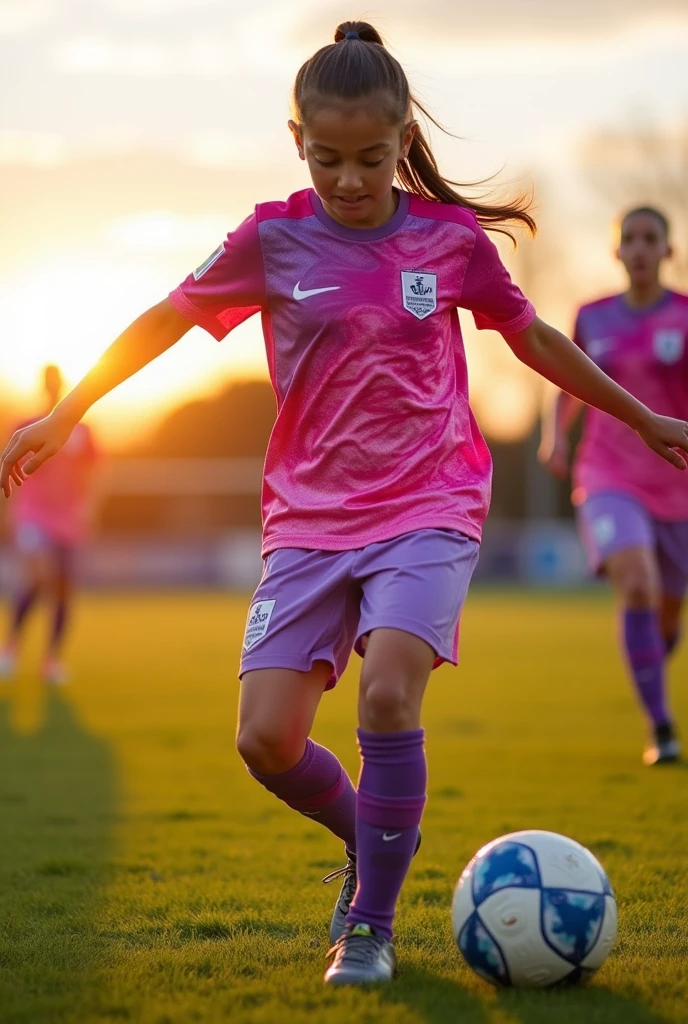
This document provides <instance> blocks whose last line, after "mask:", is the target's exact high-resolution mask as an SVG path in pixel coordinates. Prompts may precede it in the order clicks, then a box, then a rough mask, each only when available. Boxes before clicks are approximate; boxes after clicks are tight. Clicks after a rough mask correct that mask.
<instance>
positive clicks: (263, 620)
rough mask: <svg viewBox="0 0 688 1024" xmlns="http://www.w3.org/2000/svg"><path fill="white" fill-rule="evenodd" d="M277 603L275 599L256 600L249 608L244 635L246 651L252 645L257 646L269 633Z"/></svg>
mask: <svg viewBox="0 0 688 1024" xmlns="http://www.w3.org/2000/svg"><path fill="white" fill-rule="evenodd" d="M275 604H276V602H275V601H256V603H255V604H252V605H251V607H250V608H249V610H248V620H247V622H246V635H245V636H244V650H245V651H250V650H251V648H252V647H255V645H256V644H257V643H258V641H259V640H262V639H263V637H264V636H265V634H266V633H267V631H268V626H269V625H270V619H271V618H272V612H273V609H274V607H275Z"/></svg>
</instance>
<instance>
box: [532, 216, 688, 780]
mask: <svg viewBox="0 0 688 1024" xmlns="http://www.w3.org/2000/svg"><path fill="white" fill-rule="evenodd" d="M669 234H670V232H669V223H668V221H667V218H666V217H665V216H664V214H663V213H661V212H660V211H659V210H657V209H654V208H653V207H637V208H635V209H632V210H630V211H629V212H628V213H626V214H625V215H624V216H623V217H622V218H621V221H620V224H619V238H618V249H617V253H616V255H617V258H618V259H619V260H620V261H621V263H622V264H623V266H624V268H625V271H626V274H627V276H628V288H627V290H626V291H625V292H624V293H623V294H621V295H611V296H609V297H607V298H603V299H599V300H598V301H597V302H593V303H590V304H589V305H585V306H583V307H582V308H581V310H580V311H579V313H578V318H577V321H576V329H575V336H574V340H575V341H576V342H577V344H578V345H580V347H581V348H582V349H583V350H584V351H585V352H586V353H587V354H588V356H590V358H591V359H593V360H594V361H595V362H596V363H597V364H598V365H599V366H600V367H601V368H602V369H603V370H604V371H605V372H606V373H607V374H609V376H610V377H612V378H613V379H614V380H615V381H617V382H618V383H619V384H621V385H622V386H623V387H624V388H625V389H626V390H627V391H630V392H631V393H632V394H633V395H635V396H636V397H637V398H639V399H640V400H641V401H642V402H645V403H647V404H648V405H649V406H650V407H651V408H652V409H656V410H657V412H660V413H664V414H665V415H668V416H686V414H687V413H688V353H687V352H686V338H687V337H688V296H686V295H681V294H678V293H677V292H674V291H671V290H670V289H668V288H666V287H665V286H664V285H663V284H662V280H661V269H662V263H663V261H664V260H666V259H668V258H669V257H670V256H671V246H670V241H669ZM582 408H583V405H582V403H581V402H579V401H578V400H577V399H575V398H572V397H571V396H570V395H567V394H564V393H563V392H560V393H559V394H558V395H557V398H556V401H555V403H554V406H553V408H552V410H551V412H550V414H549V416H548V418H547V420H546V423H545V429H544V434H543V444H542V447H541V451H540V455H541V459H542V461H543V462H544V463H545V465H546V466H548V467H549V469H550V470H551V471H552V472H553V473H554V474H555V475H556V476H559V477H563V476H565V475H566V474H567V472H568V465H569V431H570V430H571V428H572V426H573V425H574V423H575V421H576V419H577V418H578V415H579V414H580V412H581V410H582ZM573 502H574V504H575V505H576V506H577V510H578V522H579V528H580V531H581V536H582V539H583V542H584V544H585V547H586V549H587V552H588V555H589V559H590V562H591V566H592V568H593V569H594V570H595V571H596V572H599V573H604V574H605V575H607V576H608V577H609V579H610V581H611V584H612V586H613V588H614V590H615V592H616V594H617V597H618V600H619V604H620V610H621V629H620V640H621V645H622V648H623V652H624V655H625V658H626V662H627V665H628V668H629V672H630V675H631V677H632V679H633V682H634V684H635V687H636V690H637V693H638V696H639V698H640V701H641V703H642V706H643V708H644V709H645V712H646V713H647V716H648V718H649V720H650V723H651V728H652V741H651V743H650V745H649V746H648V748H647V749H646V751H645V754H644V757H643V760H644V762H645V764H647V765H652V764H659V763H661V762H666V761H674V760H676V759H677V758H678V757H679V754H680V747H679V742H678V739H677V736H676V730H675V726H674V723H673V721H672V716H671V712H670V710H669V705H668V701H667V693H666V675H665V666H666V661H667V658H668V656H669V655H670V654H671V653H672V652H673V650H674V649H675V647H676V644H677V642H678V639H679V634H680V623H681V610H682V605H683V600H684V597H685V593H686V588H687V586H688V479H687V478H686V476H684V475H683V474H681V473H674V472H672V468H671V467H670V466H668V465H667V464H666V463H664V462H663V461H662V460H661V459H656V458H654V457H653V455H652V453H651V452H649V451H648V450H647V449H646V446H645V445H644V444H643V442H642V441H641V439H640V438H639V437H638V435H637V434H636V433H635V432H634V431H633V430H631V428H630V427H627V426H626V425H625V424H624V423H621V422H619V421H618V420H615V419H613V417H611V416H608V415H606V414H605V413H603V412H600V411H598V410H597V409H592V408H588V409H587V410H586V413H585V421H584V424H583V435H582V440H581V443H580V445H579V448H578V451H577V454H576V458H575V460H574V464H573Z"/></svg>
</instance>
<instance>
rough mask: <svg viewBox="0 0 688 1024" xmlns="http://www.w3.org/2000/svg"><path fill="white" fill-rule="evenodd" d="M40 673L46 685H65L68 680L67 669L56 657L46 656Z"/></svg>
mask: <svg viewBox="0 0 688 1024" xmlns="http://www.w3.org/2000/svg"><path fill="white" fill-rule="evenodd" d="M41 675H42V677H43V682H45V683H47V684H48V686H66V685H67V683H68V682H69V670H68V669H67V668H66V666H65V665H63V664H62V663H61V662H60V661H58V660H57V659H56V658H46V660H45V661H44V662H43V670H42V672H41Z"/></svg>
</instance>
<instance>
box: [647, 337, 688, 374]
mask: <svg viewBox="0 0 688 1024" xmlns="http://www.w3.org/2000/svg"><path fill="white" fill-rule="evenodd" d="M652 347H653V348H654V352H655V355H656V356H657V358H658V359H659V361H660V363H665V364H666V365H667V366H670V365H671V364H672V363H677V362H678V361H679V359H680V358H681V356H682V355H683V348H684V337H683V331H681V330H677V329H675V328H671V329H666V328H665V329H664V330H661V331H655V333H654V337H653V339H652Z"/></svg>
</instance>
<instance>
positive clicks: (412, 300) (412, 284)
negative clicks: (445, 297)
mask: <svg viewBox="0 0 688 1024" xmlns="http://www.w3.org/2000/svg"><path fill="white" fill-rule="evenodd" d="M401 297H402V301H403V303H404V309H406V310H408V312H409V313H413V315H414V316H415V317H416V318H417V319H418V320H425V318H426V316H430V314H431V313H434V312H435V310H436V309H437V274H428V273H426V272H425V271H424V270H402V272H401Z"/></svg>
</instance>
